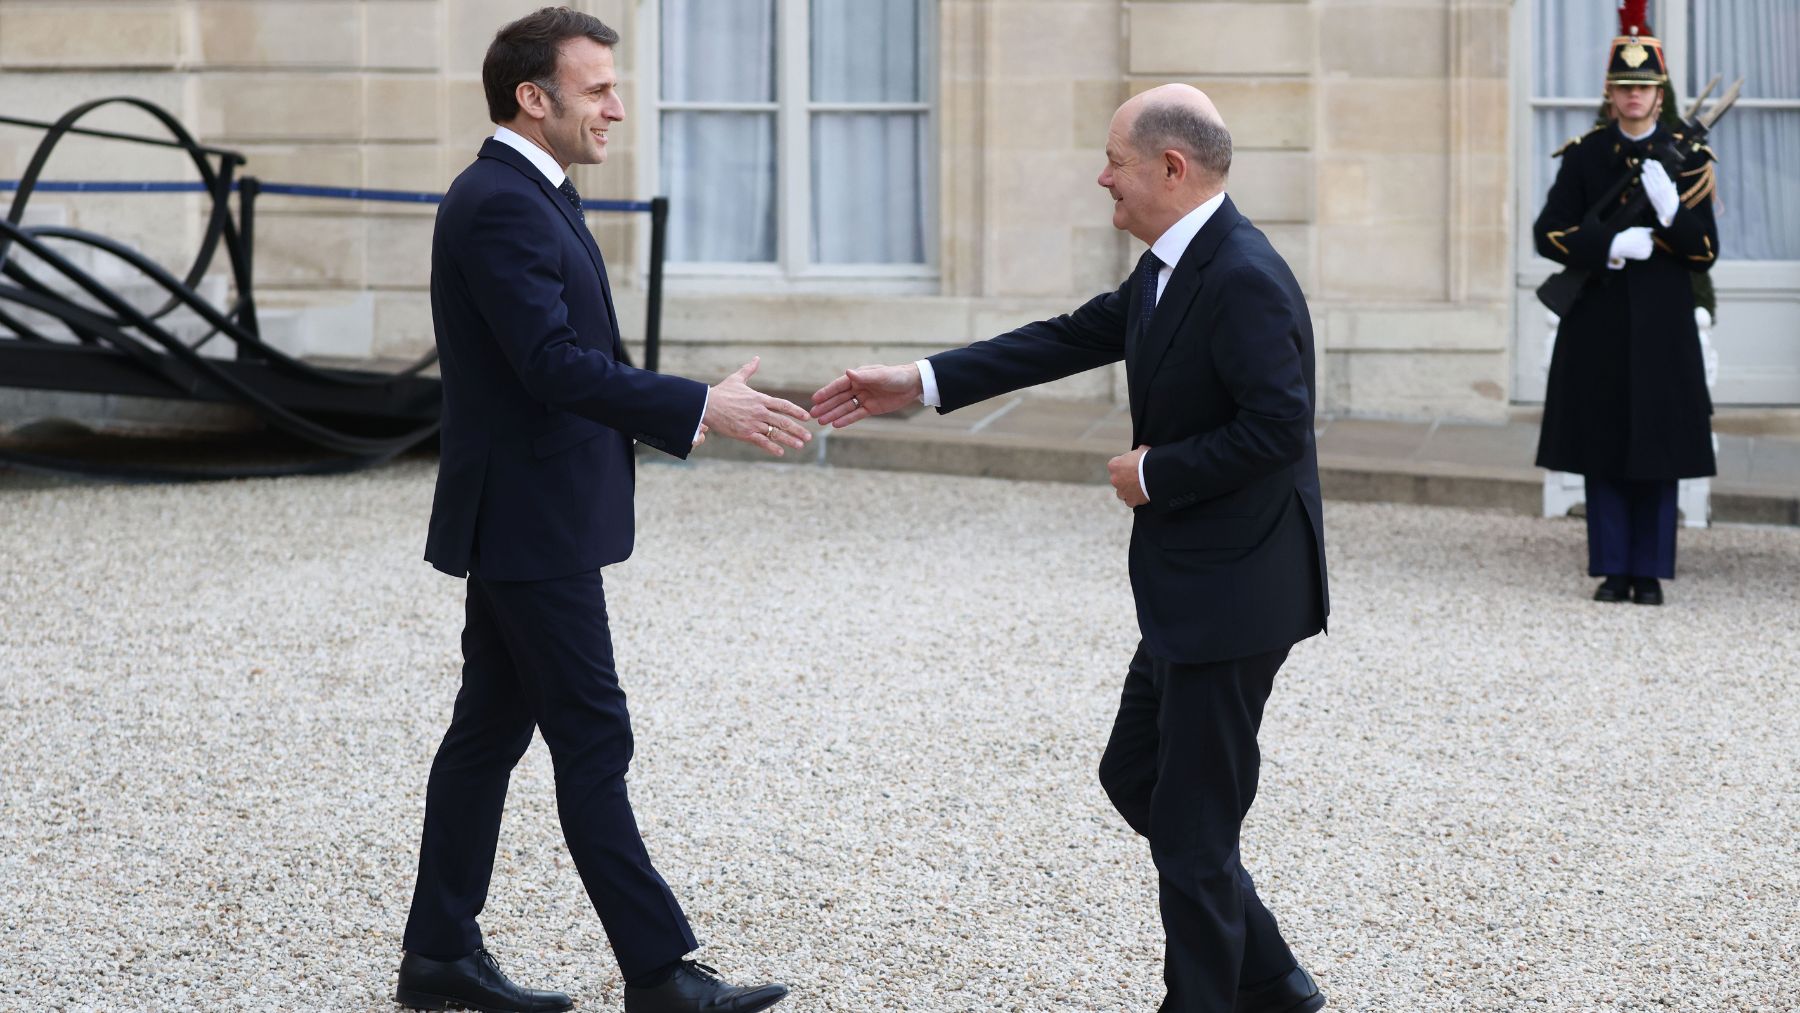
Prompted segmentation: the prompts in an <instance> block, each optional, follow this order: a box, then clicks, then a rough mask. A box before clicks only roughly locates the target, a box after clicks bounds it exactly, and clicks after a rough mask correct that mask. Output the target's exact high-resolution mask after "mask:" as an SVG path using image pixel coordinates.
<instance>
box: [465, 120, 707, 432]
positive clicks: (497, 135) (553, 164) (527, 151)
mask: <svg viewBox="0 0 1800 1013" xmlns="http://www.w3.org/2000/svg"><path fill="white" fill-rule="evenodd" d="M494 140H496V141H499V142H500V143H501V144H504V145H506V146H507V147H509V148H512V149H513V150H514V151H517V152H518V153H519V154H521V155H524V156H525V159H526V161H528V162H530V163H531V164H532V165H535V166H537V170H538V171H539V172H541V173H543V174H544V178H545V179H547V180H549V181H550V185H551V186H554V187H560V186H562V185H563V183H564V182H565V181H567V180H568V178H569V173H568V170H566V169H564V168H563V167H562V166H561V165H559V164H558V163H557V161H556V158H555V156H553V155H551V154H550V153H549V152H548V151H545V150H544V149H543V148H540V147H538V146H537V145H536V144H533V143H532V142H531V141H529V140H527V139H526V138H525V137H524V136H522V135H521V134H519V133H518V132H517V131H515V130H508V129H507V128H506V127H495V128H494ZM709 404H712V388H711V387H708V388H706V400H704V401H702V402H700V419H701V421H699V422H696V423H694V439H696V440H698V439H699V438H700V427H701V426H703V425H705V420H706V406H707V405H709Z"/></svg>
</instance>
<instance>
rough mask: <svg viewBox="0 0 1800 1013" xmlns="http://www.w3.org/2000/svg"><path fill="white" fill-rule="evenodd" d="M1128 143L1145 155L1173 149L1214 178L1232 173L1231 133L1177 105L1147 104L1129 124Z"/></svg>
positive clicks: (1191, 108) (1185, 106)
mask: <svg viewBox="0 0 1800 1013" xmlns="http://www.w3.org/2000/svg"><path fill="white" fill-rule="evenodd" d="M1131 143H1132V146H1133V147H1135V148H1137V149H1138V152H1139V153H1140V154H1144V155H1152V154H1161V153H1162V152H1164V151H1167V150H1169V149H1170V148H1174V149H1175V150H1176V151H1179V152H1181V153H1182V154H1184V155H1186V156H1187V157H1188V158H1189V159H1191V160H1192V161H1193V162H1194V163H1195V164H1196V165H1198V166H1200V168H1201V169H1203V170H1205V171H1206V172H1208V173H1210V174H1212V176H1213V177H1214V178H1215V179H1221V180H1222V179H1224V178H1225V177H1226V176H1228V175H1230V173H1231V131H1229V130H1226V129H1225V124H1223V123H1220V122H1219V121H1217V120H1213V119H1209V118H1207V117H1206V116H1204V115H1202V114H1201V113H1200V111H1199V110H1197V109H1195V108H1194V107H1192V106H1189V105H1186V104H1183V103H1180V102H1152V103H1151V104H1149V105H1146V106H1145V107H1144V109H1143V111H1142V112H1140V113H1138V117H1137V122H1136V123H1134V124H1132V127H1131Z"/></svg>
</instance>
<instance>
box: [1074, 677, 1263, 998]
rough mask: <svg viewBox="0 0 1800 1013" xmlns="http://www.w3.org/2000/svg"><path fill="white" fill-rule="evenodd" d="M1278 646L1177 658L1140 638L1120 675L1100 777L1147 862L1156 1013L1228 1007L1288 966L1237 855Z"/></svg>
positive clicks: (1258, 760) (1253, 788)
mask: <svg viewBox="0 0 1800 1013" xmlns="http://www.w3.org/2000/svg"><path fill="white" fill-rule="evenodd" d="M1288 650H1289V649H1288V648H1282V649H1281V650H1278V651H1271V652H1269V653H1267V654H1258V655H1253V656H1251V657H1247V658H1238V659H1235V660H1232V661H1220V662H1211V663H1207V664H1198V665H1185V664H1179V663H1176V662H1171V661H1166V660H1164V659H1161V658H1157V657H1154V656H1153V655H1151V654H1150V653H1149V652H1148V651H1147V650H1145V649H1144V647H1143V645H1142V644H1140V645H1139V646H1138V651H1137V655H1136V656H1135V657H1133V658H1132V659H1131V668H1130V670H1129V671H1128V672H1127V674H1126V676H1125V691H1124V694H1123V696H1122V698H1121V700H1120V702H1119V715H1118V718H1117V719H1116V720H1115V722H1114V724H1113V731H1112V738H1111V740H1110V741H1108V742H1107V745H1106V754H1105V756H1104V757H1103V758H1102V759H1101V761H1100V783H1101V785H1102V786H1103V787H1104V788H1105V789H1106V794H1107V795H1108V797H1110V798H1111V799H1112V802H1113V805H1114V806H1115V807H1117V808H1118V810H1119V813H1120V815H1122V816H1124V817H1125V822H1127V823H1129V824H1130V825H1131V828H1132V829H1133V830H1136V831H1137V832H1138V833H1140V834H1142V835H1144V836H1145V837H1146V838H1148V839H1149V841H1150V854H1151V857H1152V858H1153V859H1154V860H1155V862H1156V871H1157V874H1158V900H1159V906H1160V907H1161V910H1162V920H1163V932H1164V935H1165V937H1166V942H1165V949H1164V959H1163V979H1164V982H1165V984H1166V985H1167V987H1168V996H1167V998H1165V999H1164V1000H1163V1004H1162V1007H1161V1008H1162V1011H1163V1013H1231V1010H1232V1009H1233V1007H1234V1006H1235V1004H1236V993H1237V990H1238V988H1239V987H1240V986H1248V985H1256V984H1261V983H1263V982H1265V981H1268V980H1271V979H1273V978H1276V977H1279V976H1281V975H1283V974H1286V973H1287V972H1289V971H1291V970H1293V968H1294V966H1295V961H1294V955H1293V952H1292V951H1290V950H1289V949H1288V945H1287V942H1286V941H1285V940H1283V939H1282V938H1281V930H1280V929H1279V927H1278V926H1277V925H1276V923H1275V916H1274V915H1272V914H1270V913H1269V910H1268V908H1266V907H1264V906H1263V903H1262V901H1261V900H1260V899H1259V898H1258V897H1257V895H1256V886H1255V884H1254V883H1253V882H1252V881H1251V879H1250V873H1249V872H1247V871H1245V869H1244V866H1243V863H1242V862H1241V861H1240V860H1239V855H1238V832H1239V829H1240V828H1241V827H1242V825H1243V821H1244V816H1245V814H1246V813H1248V812H1249V811H1250V803H1251V802H1252V801H1253V800H1254V799H1255V798H1256V779H1257V772H1258V770H1259V768H1260V765H1261V760H1262V754H1261V753H1260V752H1259V750H1258V749H1257V745H1256V733H1257V729H1258V728H1259V727H1260V726H1261V724H1262V714H1263V705H1264V704H1265V703H1266V702H1267V701H1268V699H1269V692H1270V690H1271V689H1272V688H1273V687H1274V683H1275V673H1276V671H1277V670H1278V669H1280V668H1281V663H1282V662H1283V661H1284V660H1286V658H1287V655H1288Z"/></svg>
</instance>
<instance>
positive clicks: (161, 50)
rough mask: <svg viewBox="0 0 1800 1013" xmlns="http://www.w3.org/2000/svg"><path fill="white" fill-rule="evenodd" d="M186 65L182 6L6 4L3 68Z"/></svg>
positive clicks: (0, 51) (0, 12)
mask: <svg viewBox="0 0 1800 1013" xmlns="http://www.w3.org/2000/svg"><path fill="white" fill-rule="evenodd" d="M100 25H104V26H105V27H104V29H98V30H97V26H100ZM181 61H182V32H181V5H180V4H176V3H157V2H141V3H105V4H80V5H77V4H69V3H36V2H30V0H6V2H4V3H0V67H56V68H58V69H64V70H72V69H77V68H83V67H96V68H104V69H108V70H115V69H118V68H122V67H173V66H175V65H177V64H179V63H180V62H181ZM69 104H70V105H73V104H74V103H73V102H71V103H69ZM55 112H56V113H61V112H62V109H57V110H55ZM15 115H18V113H16V112H15Z"/></svg>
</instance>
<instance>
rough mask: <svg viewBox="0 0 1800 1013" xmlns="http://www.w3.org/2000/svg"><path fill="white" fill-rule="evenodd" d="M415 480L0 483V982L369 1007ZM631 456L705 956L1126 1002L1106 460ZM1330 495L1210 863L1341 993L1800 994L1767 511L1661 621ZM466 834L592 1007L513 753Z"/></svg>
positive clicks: (658, 807) (639, 565) (69, 1001)
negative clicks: (895, 468) (1248, 882)
mask: <svg viewBox="0 0 1800 1013" xmlns="http://www.w3.org/2000/svg"><path fill="white" fill-rule="evenodd" d="M431 478H432V470H431V467H430V465H428V464H421V463H411V464H405V465H401V466H397V467H393V468H389V469H387V470H383V471H380V472H377V473H374V474H366V475H358V476H351V477H343V478H330V479H293V480H282V481H265V482H250V483H237V484H229V485H206V486H189V487H104V486H85V485H81V486H76V485H67V486H65V485H50V486H48V487H43V486H36V487H34V486H32V485H28V484H15V485H11V486H8V487H6V488H5V489H3V490H0V624H4V635H3V636H0V919H3V922H0V1007H5V1008H32V1009H46V1008H47V1009H90V1008H92V1009H219V1008H238V1007H254V1008H273V1009H333V1010H337V1009H371V1010H382V1009H387V1008H391V1006H390V1004H389V1002H388V996H389V995H390V994H391V989H392V985H393V971H394V968H395V967H396V965H397V962H398V959H399V939H400V930H401V927H402V923H403V921H404V917H405V909H406V903H407V900H408V896H409V893H410V890H411V885H412V876H413V871H414V860H415V854H414V846H415V842H416V836H417V833H418V827H419V817H420V813H421V808H422V805H423V792H424V787H425V776H426V770H427V766H428V764H429V762H430V759H431V755H432V752H433V750H434V748H435V746H436V743H437V738H438V736H439V735H440V734H441V733H442V730H443V724H444V722H445V721H446V719H447V718H448V715H449V711H450V703H451V699H452V697H453V694H454V692H455V687H456V682H457V678H458V676H457V665H458V655H457V631H458V629H459V626H460V617H461V593H462V585H461V583H460V582H458V581H455V580H451V579H449V578H446V577H443V576H441V575H438V574H436V573H435V572H433V571H432V570H431V569H430V568H429V567H427V566H426V565H425V564H424V563H422V562H420V560H419V554H420V549H421V546H422V544H423V535H424V519H425V516H426V513H427V510H428V506H429V502H430V493H431ZM640 478H641V481H640V492H639V506H640V517H641V524H640V534H639V542H638V554H637V556H636V557H635V558H634V559H633V560H632V561H631V562H629V563H627V564H624V565H621V566H619V567H616V568H614V569H611V570H609V571H608V583H609V597H610V605H611V612H612V615H613V623H614V631H615V636H616V638H617V641H618V657H619V662H620V665H621V669H622V672H623V673H624V679H625V682H626V686H627V689H628V690H629V691H630V692H631V694H632V703H633V708H634V714H635V721H636V726H637V729H638V733H639V734H638V741H639V748H638V760H637V763H636V765H635V768H634V772H633V780H632V789H633V797H634V799H635V801H636V803H637V806H638V812H639V816H640V819H641V820H642V823H643V826H644V831H645V834H646V837H647V838H648V841H649V846H650V850H651V853H652V855H653V856H654V857H655V858H656V859H657V861H658V864H659V865H660V867H661V869H662V871H663V872H664V874H665V875H666V876H667V877H668V879H669V880H670V882H671V883H672V885H673V886H674V887H675V890H676V892H677V894H678V895H679V896H680V897H681V898H682V900H683V902H684V903H685V904H686V906H687V909H688V911H689V913H690V915H691V916H692V918H693V920H694V924H695V930H696V932H697V933H698V934H699V936H700V937H701V939H702V940H703V942H704V944H705V946H704V949H703V951H702V954H701V956H702V957H703V958H704V959H707V960H709V961H710V962H712V963H715V964H717V965H718V966H720V967H721V968H723V969H725V971H726V972H727V973H728V974H729V975H731V976H733V977H738V978H746V979H748V978H764V977H779V978H782V979H785V980H787V981H788V982H790V983H791V984H792V985H793V986H794V995H793V998H791V999H790V1000H789V1001H788V1002H787V1003H786V1004H784V1005H783V1006H782V1007H781V1009H783V1010H787V1011H793V1013H801V1011H826V1010H830V1011H870V1010H908V1011H919V1010H942V1011H950V1010H955V1011H990V1010H992V1011H1001V1010H1006V1011H1014V1010H1016V1011H1025V1010H1077V1011H1082V1010H1093V1011H1100V1010H1150V1009H1152V1008H1154V1005H1155V1003H1156V1001H1157V999H1158V998H1159V997H1160V994H1161V993H1160V979H1159V975H1160V958H1161V934H1160V930H1159V928H1158V925H1157V920H1156V909H1155V888H1154V881H1153V876H1152V869H1151V865H1150V861H1149V858H1148V853H1147V851H1146V849H1145V847H1144V846H1143V844H1142V843H1141V842H1140V841H1138V840H1136V839H1135V838H1133V837H1132V836H1131V835H1130V833H1129V831H1127V830H1126V829H1125V828H1124V826H1123V825H1122V823H1121V822H1120V820H1119V819H1118V818H1117V817H1116V816H1115V815H1114V814H1113V813H1112V812H1111V810H1110V809H1109V807H1108V805H1107V803H1106V800H1105V797H1104V796H1103V795H1102V793H1101V791H1100V789H1099V787H1098V785H1097V783H1096V781H1095V778H1094V773H1093V771H1094V767H1095V765H1096V763H1097V761H1098V759H1099V754H1100V750H1101V747H1102V745H1103V743H1104V741H1105V737H1106V733H1107V730H1108V728H1109V726H1110V722H1111V719H1112V711H1113V707H1114V705H1115V703H1116V700H1117V693H1118V688H1119V684H1120V681H1121V679H1122V677H1123V671H1124V665H1125V662H1126V660H1127V659H1128V658H1129V656H1130V653H1131V650H1132V647H1133V644H1134V640H1135V635H1134V632H1133V625H1132V612H1131V602H1130V594H1129V591H1128V589H1127V587H1126V581H1125V571H1124V558H1125V556H1124V547H1125V540H1126V536H1127V529H1128V519H1127V516H1126V514H1125V512H1124V511H1123V510H1122V509H1121V508H1119V507H1118V506H1117V504H1116V503H1114V502H1112V501H1111V500H1110V497H1109V496H1108V493H1107V490H1105V489H1103V488H1098V487H1080V486H1068V485H1051V484H1036V483H1019V482H1001V481H992V480H983V479H960V478H944V477H935V476H919V475H892V474H880V473H872V472H855V471H829V470H824V469H817V468H792V467H781V466H767V465H734V464H725V463H719V462H711V463H704V464H700V465H697V466H674V465H652V466H646V467H644V468H643V469H641V471H640ZM1327 516H1328V525H1329V530H1328V536H1329V548H1330V554H1331V573H1332V578H1333V586H1332V591H1333V600H1334V605H1335V611H1336V614H1335V615H1334V616H1333V623H1332V630H1333V633H1332V635H1331V636H1330V637H1329V638H1320V639H1315V640H1313V641H1310V642H1308V643H1306V644H1304V645H1302V646H1300V647H1298V648H1297V649H1296V650H1295V652H1294V654H1293V655H1292V657H1291V659H1290V661H1289V662H1288V665H1287V667H1286V669H1285V670H1284V672H1283V674H1282V677H1281V679H1280V681H1279V682H1278V684H1277V687H1276V694H1275V697H1274V700H1273V702H1272V703H1271V705H1270V708H1269V711H1268V716H1267V720H1266V724H1265V731H1264V735H1263V743H1264V749H1265V757H1266V758H1265V762H1264V768H1263V790H1262V794H1261V795H1260V797H1259V801H1258V803H1257V806H1256V809H1255V811H1254V812H1253V813H1252V814H1251V819H1250V823H1249V824H1248V827H1247V829H1246V838H1245V851H1246V858H1247V861H1248V863H1249V864H1250V866H1251V868H1252V869H1253V870H1254V871H1256V872H1257V874H1258V882H1259V887H1260V889H1261V892H1262V893H1263V895H1264V897H1265V898H1267V899H1268V900H1269V902H1270V904H1271V906H1272V907H1273V908H1274V910H1275V911H1276V912H1277V913H1278V915H1279V916H1280V917H1281V919H1282V924H1283V927H1284V929H1285V930H1286V932H1287V934H1288V935H1289V937H1290V938H1291V940H1292V941H1293V943H1294V945H1295V947H1296V949H1297V951H1298V952H1299V954H1300V956H1301V958H1302V960H1303V961H1305V962H1306V964H1307V965H1308V966H1309V967H1311V968H1312V969H1313V971H1314V972H1315V974H1316V975H1317V976H1318V978H1319V980H1320V982H1321V984H1322V985H1323V986H1324V988H1325V989H1326V990H1327V992H1328V993H1329V994H1330V995H1331V996H1332V998H1333V1008H1335V1009H1341V1010H1383V1011H1386V1010H1433V1011H1436V1010H1443V1011H1452V1010H1454V1011H1476V1010H1482V1011H1486V1010H1492V1011H1503V1010H1504V1011H1514V1010H1531V1011H1539V1010H1570V1011H1575V1010H1583V1011H1585V1010H1671V1009H1674V1010H1706V1011H1714V1010H1755V1011H1759V1013H1761V1011H1768V1010H1793V1009H1796V1008H1800V1007H1796V999H1795V995H1796V990H1795V978H1796V967H1797V966H1800V918H1797V917H1796V914H1795V911H1796V902H1795V899H1794V898H1795V897H1796V896H1800V769H1797V768H1800V764H1796V762H1795V757H1796V747H1795V741H1796V739H1797V738H1800V533H1796V532H1795V531H1793V530H1770V529H1764V530H1757V529H1715V530H1711V531H1703V532H1684V533H1683V534H1682V546H1681V564H1682V572H1683V577H1682V579H1680V580H1677V581H1675V582H1674V583H1673V584H1671V585H1669V589H1668V590H1669V598H1670V604H1669V605H1668V606H1666V607H1664V608H1661V609H1650V608H1642V607H1637V606H1630V605H1622V606H1603V605H1597V604H1594V603H1592V602H1589V601H1586V600H1585V598H1586V595H1587V594H1588V593H1589V591H1590V590H1591V584H1592V582H1591V581H1590V580H1589V579H1588V578H1587V577H1585V576H1583V575H1582V559H1583V540H1582V530H1581V527H1580V525H1579V523H1578V522H1574V521H1540V520H1533V519H1530V518H1520V517H1511V516H1497V515H1488V514H1480V513H1472V512H1463V511H1454V510H1443V509H1421V508H1410V507H1392V506H1373V505H1358V504H1340V503H1333V504H1329V505H1328V507H1327ZM500 848H501V853H500V856H499V862H498V867H497V869H496V875H495V881H494V891H493V896H492V898H491V901H490V905H489V909H488V912H487V914H486V915H485V917H484V919H483V924H484V926H485V928H486V930H487V934H488V940H489V943H490V945H491V946H492V948H493V949H494V950H495V951H496V952H497V953H498V954H499V955H500V956H501V958H502V960H503V962H504V963H505V964H506V965H507V966H508V968H509V969H510V970H512V971H513V972H515V977H517V978H519V979H520V980H522V981H525V982H529V983H536V984H544V985H554V986H556V987H560V988H564V989H566V990H568V991H570V992H573V993H575V994H576V995H577V996H578V997H579V998H580V999H581V1001H582V1006H583V1008H586V1009H617V1008H618V1002H619V994H620V993H619V981H618V977H617V973H616V971H615V969H614V967H613V964H612V961H611V957H610V955H609V954H608V953H607V950H606V946H605V942H604V939H603V937H602V935H601V931H600V925H599V922H598V920H597V919H596V918H595V917H594V916H593V914H592V912H591V910H590V909H589V908H588V905H587V901H586V899H585V897H584V896H583V894H582V892H581V887H580V883H579V880H578V878H577V877H576V875H575V872H574V869H573V868H572V867H571V865H570V863H569V859H568V856H567V853H566V852H565V851H564V849H563V845H562V840H561V836H560V833H559V831H558V829H557V824H556V815H555V808H554V801H553V792H552V785H551V773H550V764H549V757H548V755H547V753H546V752H545V750H544V749H543V748H542V746H541V745H539V746H536V747H534V748H533V749H532V751H531V752H530V753H529V754H528V755H527V757H526V759H525V761H524V763H523V764H522V765H521V767H520V768H519V770H518V772H517V774H516V776H515V778H514V787H513V791H512V795H511V798H510V804H509V810H508V813H507V817H506V823H505V826H504V828H503V830H502V835H501V844H500Z"/></svg>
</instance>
